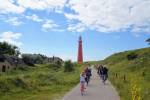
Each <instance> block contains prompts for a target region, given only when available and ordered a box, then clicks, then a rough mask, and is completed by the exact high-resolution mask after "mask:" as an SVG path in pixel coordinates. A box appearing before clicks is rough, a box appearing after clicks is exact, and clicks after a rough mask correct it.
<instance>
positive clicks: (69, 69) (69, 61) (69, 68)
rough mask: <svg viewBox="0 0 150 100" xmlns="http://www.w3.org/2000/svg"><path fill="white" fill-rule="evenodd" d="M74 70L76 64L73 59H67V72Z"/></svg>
mask: <svg viewBox="0 0 150 100" xmlns="http://www.w3.org/2000/svg"><path fill="white" fill-rule="evenodd" d="M73 70H74V65H73V63H72V62H71V60H68V61H65V64H64V71H65V72H71V71H73Z"/></svg>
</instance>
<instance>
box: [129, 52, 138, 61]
mask: <svg viewBox="0 0 150 100" xmlns="http://www.w3.org/2000/svg"><path fill="white" fill-rule="evenodd" d="M137 57H138V55H137V54H136V53H134V52H132V53H130V54H128V55H127V59H128V60H134V59H136V58H137Z"/></svg>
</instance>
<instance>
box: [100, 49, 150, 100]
mask: <svg viewBox="0 0 150 100" xmlns="http://www.w3.org/2000/svg"><path fill="white" fill-rule="evenodd" d="M131 53H132V54H133V53H134V54H137V55H138V56H137V58H135V59H132V60H128V59H127V55H129V54H131ZM99 63H101V64H105V65H107V66H108V67H109V79H110V81H111V82H112V84H113V85H114V86H115V87H116V89H117V91H118V93H119V95H120V97H121V100H149V98H150V48H143V49H138V50H131V51H125V52H121V53H116V54H114V55H112V56H110V57H108V58H106V59H105V60H103V61H100V62H99ZM116 73H117V77H116ZM124 77H125V79H124ZM134 87H136V93H134V94H133V92H134V90H133V88H134ZM134 96H139V97H140V99H135V98H133V97H134Z"/></svg>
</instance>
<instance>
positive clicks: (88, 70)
mask: <svg viewBox="0 0 150 100" xmlns="http://www.w3.org/2000/svg"><path fill="white" fill-rule="evenodd" d="M84 71H85V75H86V77H85V81H86V83H87V86H88V84H89V81H90V77H91V75H92V73H91V69H90V68H89V67H86V68H85V70H84Z"/></svg>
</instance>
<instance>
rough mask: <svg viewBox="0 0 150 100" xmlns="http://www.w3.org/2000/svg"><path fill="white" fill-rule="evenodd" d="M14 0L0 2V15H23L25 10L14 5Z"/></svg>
mask: <svg viewBox="0 0 150 100" xmlns="http://www.w3.org/2000/svg"><path fill="white" fill-rule="evenodd" d="M14 2H15V1H14V0H0V13H4V14H6V13H16V14H19V13H23V12H24V11H25V9H24V8H23V7H21V6H17V5H15V4H14Z"/></svg>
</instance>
